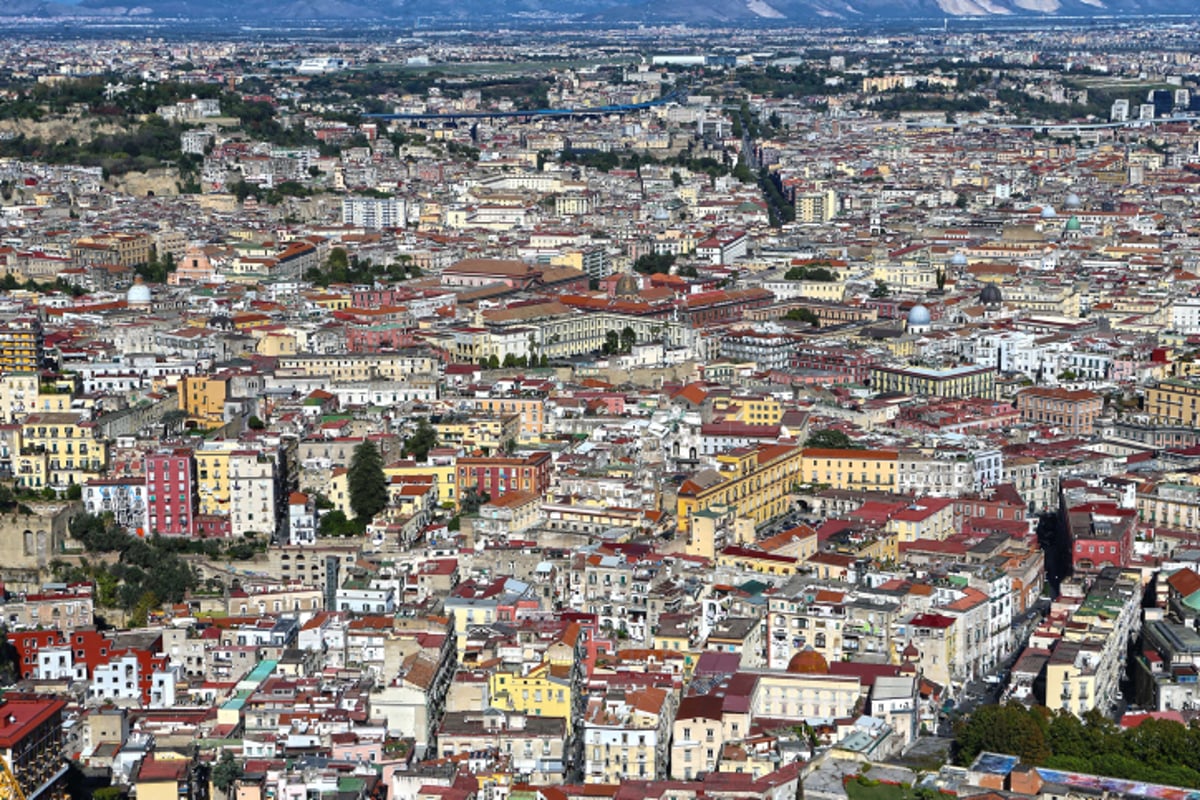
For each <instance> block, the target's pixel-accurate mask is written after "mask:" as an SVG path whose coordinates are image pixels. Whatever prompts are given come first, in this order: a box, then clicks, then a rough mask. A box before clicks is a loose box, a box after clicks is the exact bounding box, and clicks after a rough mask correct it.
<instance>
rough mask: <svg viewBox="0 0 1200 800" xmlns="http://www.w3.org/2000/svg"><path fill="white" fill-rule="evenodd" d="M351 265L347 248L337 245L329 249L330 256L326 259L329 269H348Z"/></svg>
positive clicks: (326, 266) (326, 265)
mask: <svg viewBox="0 0 1200 800" xmlns="http://www.w3.org/2000/svg"><path fill="white" fill-rule="evenodd" d="M349 266H350V258H349V256H347V255H346V250H345V248H343V247H335V248H333V249H332V250H330V251H329V257H328V258H326V259H325V268H326V269H329V270H336V269H343V270H344V269H347V268H348V267H349Z"/></svg>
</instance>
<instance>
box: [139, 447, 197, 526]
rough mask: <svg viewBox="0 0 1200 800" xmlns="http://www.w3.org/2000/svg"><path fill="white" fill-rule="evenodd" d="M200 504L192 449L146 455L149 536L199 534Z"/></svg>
mask: <svg viewBox="0 0 1200 800" xmlns="http://www.w3.org/2000/svg"><path fill="white" fill-rule="evenodd" d="M199 505H200V494H199V491H198V489H197V486H196V460H195V458H194V456H193V455H192V451H191V450H186V449H179V450H171V451H164V452H160V453H154V454H152V455H148V456H146V527H147V530H146V531H145V533H146V534H147V535H152V534H155V533H157V534H159V535H161V536H195V535H196V511H197V509H198V507H199Z"/></svg>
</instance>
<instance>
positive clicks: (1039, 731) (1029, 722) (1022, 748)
mask: <svg viewBox="0 0 1200 800" xmlns="http://www.w3.org/2000/svg"><path fill="white" fill-rule="evenodd" d="M955 740H956V741H955V745H956V747H957V748H958V759H959V763H962V764H970V763H971V762H972V761H974V760H975V757H976V756H977V755H979V754H980V753H982V752H984V751H985V750H986V751H990V752H995V753H1008V754H1011V755H1015V756H1020V758H1021V760H1022V761H1023V762H1025V763H1026V764H1029V765H1031V766H1038V765H1040V764H1042V763H1044V762H1045V761H1046V759H1047V758H1048V757H1049V756H1050V748H1049V747H1047V746H1046V732H1045V721H1044V720H1043V719H1042V717H1041V716H1040V715H1039V714H1038V713H1037V712H1035V711H1030V710H1029V709H1027V708H1025V707H1024V706H1022V705H1020V704H1018V703H1010V704H1008V705H1003V706H980V707H979V708H977V709H976V710H975V713H974V714H972V715H971V719H970V721H968V722H967V723H966V724H962V723H960V724H959V726H958V729H957V730H956V731H955Z"/></svg>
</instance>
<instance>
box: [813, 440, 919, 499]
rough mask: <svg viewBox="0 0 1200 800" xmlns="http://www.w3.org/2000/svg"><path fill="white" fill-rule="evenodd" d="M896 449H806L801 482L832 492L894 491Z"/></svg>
mask: <svg viewBox="0 0 1200 800" xmlns="http://www.w3.org/2000/svg"><path fill="white" fill-rule="evenodd" d="M898 458H899V454H898V453H897V452H896V451H895V450H836V449H829V450H826V449H823V448H819V447H809V448H806V449H805V450H804V457H803V469H802V475H801V477H800V480H801V481H803V482H804V483H808V484H822V485H825V486H829V487H830V488H832V489H869V490H877V491H885V492H886V491H891V490H892V488H893V487H894V486H895V485H896V463H897V460H898Z"/></svg>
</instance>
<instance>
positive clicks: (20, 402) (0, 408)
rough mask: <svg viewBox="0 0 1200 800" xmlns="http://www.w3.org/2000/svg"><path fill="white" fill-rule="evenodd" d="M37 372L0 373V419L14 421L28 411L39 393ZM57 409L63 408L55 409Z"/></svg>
mask: <svg viewBox="0 0 1200 800" xmlns="http://www.w3.org/2000/svg"><path fill="white" fill-rule="evenodd" d="M38 386H39V379H38V375H37V373H36V372H9V373H7V374H5V375H0V421H3V422H14V421H15V420H16V419H18V418H19V417H21V416H24V415H25V414H26V413H28V412H29V411H30V410H31V408H32V406H31V403H32V402H33V401H34V399H35V398H36V397H37V394H38ZM54 410H56V411H58V410H61V409H54Z"/></svg>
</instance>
